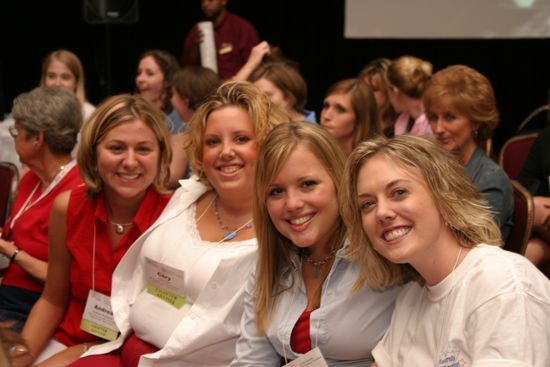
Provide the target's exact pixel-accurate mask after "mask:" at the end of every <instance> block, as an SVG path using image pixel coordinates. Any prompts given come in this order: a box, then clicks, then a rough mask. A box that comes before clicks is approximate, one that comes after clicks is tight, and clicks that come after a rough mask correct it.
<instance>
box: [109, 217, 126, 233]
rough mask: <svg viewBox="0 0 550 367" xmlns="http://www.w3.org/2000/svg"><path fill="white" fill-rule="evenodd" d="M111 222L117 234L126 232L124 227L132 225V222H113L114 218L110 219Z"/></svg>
mask: <svg viewBox="0 0 550 367" xmlns="http://www.w3.org/2000/svg"><path fill="white" fill-rule="evenodd" d="M109 223H111V224H112V225H113V226H115V232H116V233H117V234H123V233H124V229H125V228H126V227H130V226H131V225H132V222H130V223H115V222H113V221H112V220H110V219H109Z"/></svg>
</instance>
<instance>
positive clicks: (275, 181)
mask: <svg viewBox="0 0 550 367" xmlns="http://www.w3.org/2000/svg"><path fill="white" fill-rule="evenodd" d="M344 162H345V157H344V154H343V152H342V150H341V149H340V147H339V146H338V144H337V142H336V141H335V140H334V138H333V137H332V136H330V134H328V133H327V132H326V131H325V130H324V129H322V128H321V127H319V126H318V125H315V124H309V123H305V122H292V123H289V124H283V125H280V126H277V127H276V128H275V129H273V131H272V132H271V133H270V134H269V135H268V136H267V138H266V140H265V142H264V144H263V145H262V147H261V149H260V153H259V156H258V164H257V170H256V183H255V197H254V226H255V228H256V232H257V235H258V246H259V254H258V256H259V258H258V265H257V268H256V272H255V274H253V275H252V276H251V277H250V279H249V281H248V283H247V286H246V290H245V300H244V307H245V311H244V315H243V319H242V322H241V330H242V335H241V337H240V338H239V341H238V343H237V356H236V358H235V360H234V361H233V362H232V364H231V366H233V367H240V366H266V367H267V366H269V367H275V366H280V365H281V361H282V359H284V363H285V364H286V363H288V362H289V361H290V360H295V359H299V358H301V360H303V359H304V358H308V357H303V355H304V354H306V353H315V351H317V350H319V351H320V353H321V354H322V356H323V358H324V359H325V360H326V362H327V364H328V365H330V366H344V365H345V366H365V365H368V364H370V362H372V358H371V349H372V348H373V347H374V346H375V345H376V343H377V342H378V341H379V340H380V339H381V338H382V336H383V334H384V332H385V330H386V328H387V327H388V325H389V321H390V317H391V313H392V310H393V304H394V299H395V296H396V295H397V291H398V289H397V288H396V289H394V290H391V291H387V292H373V291H372V290H371V289H370V288H368V287H362V286H361V287H356V288H354V284H355V283H356V281H357V277H358V276H359V274H360V269H361V266H360V265H359V264H357V263H354V262H351V261H350V260H349V258H348V248H349V241H348V239H347V231H346V228H345V226H344V223H343V220H342V218H341V216H340V210H341V209H340V207H339V200H338V192H339V189H340V184H341V182H342V181H343V177H344V176H343V170H344ZM340 204H342V203H340Z"/></svg>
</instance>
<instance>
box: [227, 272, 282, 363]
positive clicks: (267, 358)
mask: <svg viewBox="0 0 550 367" xmlns="http://www.w3.org/2000/svg"><path fill="white" fill-rule="evenodd" d="M254 282H255V276H254V275H251V276H250V278H249V280H248V282H247V284H246V287H245V293H244V313H243V316H242V319H241V336H240V337H239V340H238V341H237V349H236V353H237V356H236V357H235V359H234V360H233V362H232V363H231V367H247V366H265V367H273V366H278V365H279V363H280V360H281V356H279V354H278V353H277V351H276V350H275V348H274V347H273V345H272V344H271V342H270V341H269V339H268V338H267V336H266V335H259V333H258V329H257V328H256V317H255V316H256V313H255V310H254V309H255V304H256V301H255V297H254V295H253V292H254Z"/></svg>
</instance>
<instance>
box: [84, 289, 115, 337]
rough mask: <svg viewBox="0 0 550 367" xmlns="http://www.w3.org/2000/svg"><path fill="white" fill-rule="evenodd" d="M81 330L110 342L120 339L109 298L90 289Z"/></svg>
mask: <svg viewBox="0 0 550 367" xmlns="http://www.w3.org/2000/svg"><path fill="white" fill-rule="evenodd" d="M80 328H81V329H82V330H84V331H86V332H87V333H90V334H92V335H95V336H97V337H100V338H102V339H106V340H110V341H112V340H115V339H116V338H117V337H118V328H117V326H116V324H115V319H114V318H113V310H112V308H111V298H110V297H109V296H106V295H104V294H101V293H99V292H96V291H94V290H93V289H90V291H89V292H88V299H87V300H86V308H85V309H84V315H82V322H81V323H80Z"/></svg>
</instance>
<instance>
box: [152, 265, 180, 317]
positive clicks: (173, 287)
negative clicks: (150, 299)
mask: <svg viewBox="0 0 550 367" xmlns="http://www.w3.org/2000/svg"><path fill="white" fill-rule="evenodd" d="M183 275H184V273H183V271H182V270H179V269H176V268H173V267H171V266H168V265H165V264H161V263H159V262H158V261H155V260H152V259H149V258H145V277H146V279H147V293H149V294H151V295H153V296H155V297H157V298H159V299H161V300H163V301H164V302H166V303H168V304H169V305H170V306H173V307H175V308H177V309H178V310H179V309H180V308H182V307H183V305H185V303H186V302H187V301H186V298H185V296H184V283H183Z"/></svg>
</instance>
